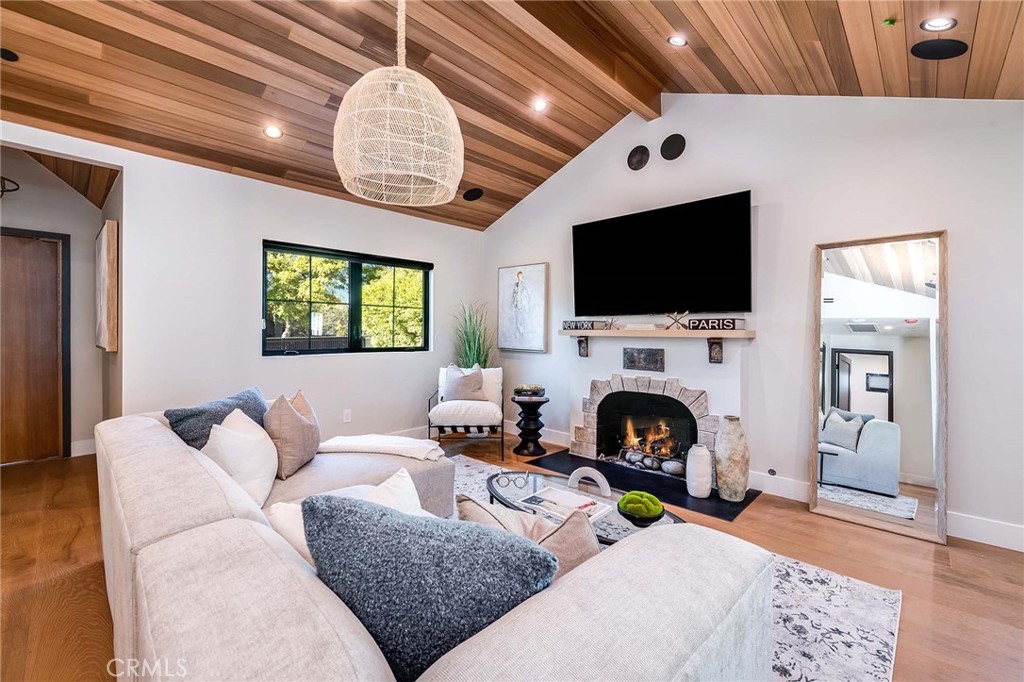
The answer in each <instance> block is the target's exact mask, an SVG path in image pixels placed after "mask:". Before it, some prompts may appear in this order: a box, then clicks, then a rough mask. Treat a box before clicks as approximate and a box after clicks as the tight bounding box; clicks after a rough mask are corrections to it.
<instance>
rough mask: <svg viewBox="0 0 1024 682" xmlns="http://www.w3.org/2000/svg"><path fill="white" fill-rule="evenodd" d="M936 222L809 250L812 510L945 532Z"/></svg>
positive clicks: (937, 538) (941, 260) (920, 532)
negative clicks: (923, 229)
mask: <svg viewBox="0 0 1024 682" xmlns="http://www.w3.org/2000/svg"><path fill="white" fill-rule="evenodd" d="M945 263H946V233H945V232H934V233H926V234H911V235H903V236H898V237H892V238H885V239H871V240H863V241H856V242H846V243H837V244H820V245H818V247H817V252H816V276H815V282H816V287H815V290H816V299H815V300H816V303H815V305H814V308H815V312H816V315H815V317H816V319H815V324H814V327H813V329H814V332H815V333H814V347H815V349H816V351H817V352H814V353H812V354H811V355H812V357H811V358H810V362H811V363H812V364H813V367H814V372H813V374H812V376H813V377H815V381H814V390H813V391H812V393H813V395H814V399H813V405H812V411H811V414H810V416H811V421H812V429H813V430H814V432H815V433H816V434H817V435H816V436H814V437H813V438H812V440H813V443H812V448H811V453H812V454H811V477H812V478H811V480H812V481H814V482H815V483H814V484H812V485H811V504H810V506H811V511H812V512H815V513H818V514H824V515H826V516H832V517H835V518H839V519H843V520H844V521H851V522H854V523H859V524H862V525H866V526H871V527H874V528H881V529H884V530H889V531H892V532H895V533H901V534H903V535H909V536H912V537H916V538H920V539H923V540H929V541H931V542H939V543H945V542H946V457H945V455H946V329H947V319H946V267H945Z"/></svg>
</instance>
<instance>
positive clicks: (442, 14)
mask: <svg viewBox="0 0 1024 682" xmlns="http://www.w3.org/2000/svg"><path fill="white" fill-rule="evenodd" d="M1021 4H1022V3H1021V1H1019V0H1012V1H1010V0H1007V1H1001V0H983V1H979V0H907V1H905V2H900V1H899V0H871V1H870V2H868V1H864V0H838V1H836V0H749V1H747V0H728V1H723V0H674V1H668V0H662V1H658V2H645V1H640V0H636V1H633V2H625V1H619V2H569V1H559V2H518V3H517V2H512V1H510V0H479V1H474V2H468V1H436V2H435V1H413V2H410V4H409V33H408V38H409V56H410V65H411V66H412V68H414V69H416V70H418V71H420V72H422V73H425V74H426V75H428V76H429V77H430V78H431V79H432V80H433V81H434V82H435V83H436V84H437V85H438V86H439V87H440V89H441V91H442V92H444V94H445V95H446V96H447V97H448V98H449V99H450V101H451V102H452V104H453V106H454V107H455V112H456V114H457V115H458V117H459V121H460V124H461V126H462V131H463V135H464V137H465V141H466V173H465V176H464V178H463V182H462V189H463V190H465V189H468V188H470V187H480V188H482V189H483V190H484V197H483V198H482V199H480V200H479V201H476V202H468V201H466V200H465V199H463V198H462V197H461V195H460V196H459V198H457V199H456V200H455V201H453V202H452V203H450V204H446V205H444V206H438V207H432V208H424V209H416V210H411V209H397V210H403V211H404V212H408V213H413V214H415V215H420V216H423V217H427V218H432V219H435V220H441V221H444V222H448V223H453V224H456V225H463V226H466V227H473V228H476V229H485V228H486V227H487V226H488V225H490V224H491V223H492V222H493V221H494V220H496V219H497V218H498V217H500V216H501V215H502V214H504V213H505V212H506V211H507V210H508V209H510V208H511V207H512V206H513V205H515V204H516V202H518V201H519V200H521V199H522V198H523V197H525V196H526V195H527V194H528V193H529V192H530V191H532V190H533V189H534V188H535V187H536V186H537V185H539V184H540V183H541V182H543V181H544V180H545V179H546V178H548V177H549V176H550V175H551V174H553V173H554V172H555V171H557V170H558V169H559V168H561V167H562V166H563V165H564V164H565V163H566V162H568V161H569V159H571V158H572V157H573V156H575V155H576V154H577V153H579V152H580V151H581V150H582V149H583V148H584V147H586V146H587V145H588V144H590V143H591V142H593V141H594V140H595V139H597V138H598V137H599V136H600V135H601V134H603V133H604V132H605V131H607V130H608V129H609V128H610V127H611V126H612V125H614V124H615V123H616V122H617V121H619V120H620V119H621V118H622V117H623V116H625V115H626V114H627V113H629V112H630V111H633V112H636V113H638V114H639V115H641V116H643V117H645V118H648V119H651V118H656V117H657V116H658V115H659V113H660V112H659V106H660V104H659V99H660V94H661V93H662V92H696V93H748V94H801V95H815V94H818V95H853V96H857V95H863V96H902V97H953V98H964V97H966V98H980V99H989V98H1008V99H1021V98H1024V25H1022V22H1024V12H1022V11H1021ZM938 15H944V16H953V17H954V18H956V19H957V20H958V22H959V24H958V25H957V27H956V28H955V29H953V30H951V31H947V32H946V33H944V34H942V37H949V38H956V39H959V40H962V41H964V42H965V43H967V44H968V45H969V46H970V49H969V50H968V52H967V54H965V55H964V56H962V57H958V58H955V59H951V60H948V61H944V62H926V61H923V60H920V59H917V58H915V57H913V56H911V55H910V52H909V49H910V46H911V45H913V44H914V43H916V42H918V41H919V40H923V39H927V38H932V37H934V36H935V34H929V33H925V32H924V31H922V30H921V29H920V28H919V24H920V23H921V21H922V20H923V19H925V18H928V17H932V16H938ZM887 19H894V20H895V25H892V26H889V25H886V24H885V23H883V22H884V21H885V20H887ZM394 25H395V2H394V1H393V0H349V1H345V0H320V1H316V2H298V1H297V0H256V1H253V0H224V1H213V2H199V1H196V0H180V1H175V2H154V1H152V0H129V1H126V2H124V1H122V2H97V1H88V2H64V1H62V0H59V1H58V0H54V1H52V2H44V1H42V0H17V1H13V2H11V1H7V0H3V1H2V2H0V42H2V45H3V47H4V48H6V49H10V50H14V51H15V52H16V53H18V55H19V56H20V59H19V60H18V61H17V62H7V61H4V62H2V63H0V69H2V70H0V115H2V117H3V118H4V119H6V120H10V121H15V122H22V123H27V124H29V125H35V126H39V127H42V128H47V129H51V130H56V131H59V132H66V133H69V134H72V135H77V136H81V137H86V138H90V139H95V140H98V141H102V142H107V143H111V144H115V145H119V146H123V147H128V148H131V149H136V150H140V151H145V152H148V153H153V154H157V155H160V156H165V157H168V158H173V159H177V160H182V161H186V162H189V163H196V164H199V165H202V166H207V167H211V168H216V169H219V170H224V171H228V172H232V173H237V174H240V175H246V176H249V177H254V178H258V179H262V180H267V181H270V182H276V183H279V184H284V185H289V186H293V187H299V188H303V189H309V190H312V191H316V192H321V193H326V194H332V195H337V196H342V197H344V198H348V199H353V200H355V199H354V198H353V197H351V195H348V194H347V193H346V192H345V191H344V189H343V188H342V187H341V184H340V182H339V181H338V177H337V173H336V171H335V169H334V165H333V161H332V159H331V136H332V129H333V123H334V117H335V112H336V111H337V108H338V104H339V103H340V101H341V98H342V97H343V96H344V94H345V92H346V90H347V89H348V87H349V86H350V85H351V84H352V83H354V82H355V81H356V79H358V78H359V77H360V76H361V75H362V74H363V73H365V72H366V71H368V70H370V69H373V68H375V67H377V66H382V65H389V64H393V63H394V61H395V49H394V41H395V28H394ZM673 34H680V35H683V36H684V37H685V38H686V39H687V41H688V44H687V45H686V46H685V47H673V46H671V45H669V44H668V43H667V42H666V38H667V37H668V36H669V35H673ZM537 97H543V98H544V99H546V100H548V101H549V102H550V106H549V108H548V109H547V110H546V111H544V112H542V113H537V112H535V111H533V109H532V108H531V103H532V102H533V100H534V99H535V98H537ZM271 123H273V124H276V125H279V126H280V127H281V128H282V129H283V130H284V132H285V135H284V137H283V138H281V139H279V140H271V139H268V138H266V137H264V136H263V135H262V134H261V131H262V129H263V128H264V126H266V125H268V124H271Z"/></svg>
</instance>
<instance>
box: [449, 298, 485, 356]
mask: <svg viewBox="0 0 1024 682" xmlns="http://www.w3.org/2000/svg"><path fill="white" fill-rule="evenodd" d="M493 349H494V337H493V336H492V335H491V332H490V329H489V328H488V326H487V307H486V306H485V305H484V304H483V303H462V304H461V307H460V308H459V310H458V311H457V312H456V313H455V364H456V365H458V366H459V367H472V366H473V365H480V366H481V367H488V366H490V362H491V353H492V351H493Z"/></svg>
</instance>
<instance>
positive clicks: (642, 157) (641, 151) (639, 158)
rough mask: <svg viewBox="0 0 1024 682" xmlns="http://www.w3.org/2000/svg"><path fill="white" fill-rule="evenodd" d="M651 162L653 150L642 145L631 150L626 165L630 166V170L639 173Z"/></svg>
mask: <svg viewBox="0 0 1024 682" xmlns="http://www.w3.org/2000/svg"><path fill="white" fill-rule="evenodd" d="M650 160H651V150H650V149H648V148H647V147H645V146H643V145H642V144H641V145H637V146H636V147H633V149H631V150H630V152H629V156H627V157H626V165H627V166H629V168H630V170H635V171H638V170H640V169H641V168H643V167H644V166H646V165H647V162H648V161H650Z"/></svg>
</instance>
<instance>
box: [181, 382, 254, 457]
mask: <svg viewBox="0 0 1024 682" xmlns="http://www.w3.org/2000/svg"><path fill="white" fill-rule="evenodd" d="M236 408H237V409H239V410H241V411H242V412H244V413H245V416H247V417H249V419H252V420H253V421H254V422H256V423H257V424H259V425H260V426H263V415H264V414H265V413H266V411H267V401H266V400H265V399H264V398H263V393H262V392H261V391H260V389H258V388H256V387H255V386H253V387H252V388H247V389H245V390H244V391H239V392H238V393H236V394H234V395H232V396H228V397H227V398H220V399H219V400H211V401H210V402H208V403H203V404H202V405H195V406H194V407H176V408H173V409H170V410H164V417H166V418H167V421H168V423H170V425H171V428H172V429H174V432H175V433H176V434H178V438H181V439H182V440H183V441H185V443H187V444H188V445H191V446H192V447H194V448H195V449H196V450H202V449H203V446H204V445H206V441H208V440H210V431H211V430H212V429H213V425H214V424H220V423H221V422H223V421H224V419H225V418H226V417H227V416H228V415H229V414H231V413H232V412H234V411H235V409H236Z"/></svg>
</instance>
